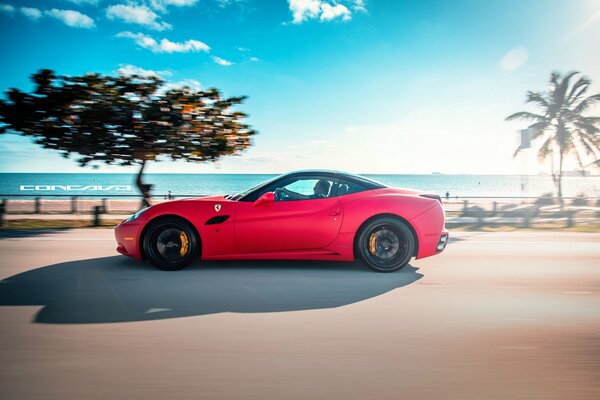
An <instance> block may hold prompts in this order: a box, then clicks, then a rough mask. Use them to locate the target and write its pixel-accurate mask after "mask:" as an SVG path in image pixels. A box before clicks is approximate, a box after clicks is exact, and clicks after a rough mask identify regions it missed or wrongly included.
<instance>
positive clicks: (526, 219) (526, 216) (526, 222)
mask: <svg viewBox="0 0 600 400" xmlns="http://www.w3.org/2000/svg"><path fill="white" fill-rule="evenodd" d="M529 219H530V214H529V211H525V213H524V214H523V228H529V225H530V220H529Z"/></svg>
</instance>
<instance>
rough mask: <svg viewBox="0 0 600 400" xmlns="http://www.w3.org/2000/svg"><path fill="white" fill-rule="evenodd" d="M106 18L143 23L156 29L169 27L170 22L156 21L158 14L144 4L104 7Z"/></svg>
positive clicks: (160, 29) (162, 29)
mask: <svg viewBox="0 0 600 400" xmlns="http://www.w3.org/2000/svg"><path fill="white" fill-rule="evenodd" d="M106 16H107V17H108V19H120V20H121V21H123V22H125V23H128V24H138V25H143V26H145V27H147V28H149V29H153V30H156V31H164V30H166V29H171V28H172V26H171V24H168V23H166V22H162V21H158V19H159V16H158V15H157V14H156V13H155V12H154V11H152V10H151V9H150V8H148V7H146V6H145V5H136V4H133V3H131V4H115V5H112V6H110V7H108V8H107V9H106Z"/></svg>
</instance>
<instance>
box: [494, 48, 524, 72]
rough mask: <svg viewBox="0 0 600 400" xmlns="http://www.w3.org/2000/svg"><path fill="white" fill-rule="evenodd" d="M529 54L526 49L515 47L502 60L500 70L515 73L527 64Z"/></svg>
mask: <svg viewBox="0 0 600 400" xmlns="http://www.w3.org/2000/svg"><path fill="white" fill-rule="evenodd" d="M528 59H529V52H528V51H527V49H526V48H525V47H515V48H514V49H511V50H509V51H508V53H506V54H505V55H504V56H503V57H502V59H501V60H500V68H502V70H504V71H506V72H513V71H516V70H518V69H519V68H521V67H522V66H523V65H525V64H526V63H527V60H528Z"/></svg>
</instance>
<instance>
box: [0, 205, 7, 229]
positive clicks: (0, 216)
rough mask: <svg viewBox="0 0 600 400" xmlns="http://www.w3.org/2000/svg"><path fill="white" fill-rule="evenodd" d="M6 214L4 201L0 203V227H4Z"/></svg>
mask: <svg viewBox="0 0 600 400" xmlns="http://www.w3.org/2000/svg"><path fill="white" fill-rule="evenodd" d="M5 212H6V199H2V203H0V226H4V213H5Z"/></svg>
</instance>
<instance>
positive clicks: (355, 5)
mask: <svg viewBox="0 0 600 400" xmlns="http://www.w3.org/2000/svg"><path fill="white" fill-rule="evenodd" d="M352 9H353V10H355V11H364V12H366V11H367V8H366V7H365V1H364V0H354V1H353V2H352Z"/></svg>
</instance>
